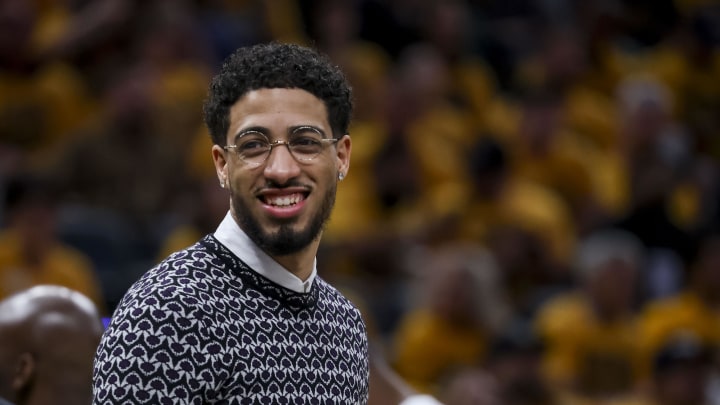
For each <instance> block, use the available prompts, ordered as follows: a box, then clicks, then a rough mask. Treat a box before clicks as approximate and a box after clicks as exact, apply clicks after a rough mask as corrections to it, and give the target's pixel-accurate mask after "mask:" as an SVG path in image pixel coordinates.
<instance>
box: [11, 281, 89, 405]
mask: <svg viewBox="0 0 720 405" xmlns="http://www.w3.org/2000/svg"><path fill="white" fill-rule="evenodd" d="M101 334H102V323H101V321H100V315H99V313H98V311H97V308H96V307H95V304H93V302H92V301H91V300H90V299H89V298H87V297H85V296H84V295H82V294H80V293H79V292H76V291H73V290H70V289H68V288H65V287H60V286H51V285H41V286H36V287H33V288H30V289H28V290H24V291H22V292H19V293H17V294H14V295H12V296H10V297H8V298H6V299H5V300H3V301H0V398H6V399H7V400H9V401H12V402H13V403H15V404H18V405H21V404H51V403H63V404H87V403H89V402H90V400H91V398H92V389H91V387H92V385H91V381H92V362H93V356H94V354H95V349H96V348H97V345H98V342H99V341H100V335H101ZM1 403H3V401H2V399H0V404H1Z"/></svg>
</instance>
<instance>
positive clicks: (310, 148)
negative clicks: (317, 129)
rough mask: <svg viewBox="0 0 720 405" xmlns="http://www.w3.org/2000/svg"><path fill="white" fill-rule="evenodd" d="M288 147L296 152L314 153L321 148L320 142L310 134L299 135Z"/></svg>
mask: <svg viewBox="0 0 720 405" xmlns="http://www.w3.org/2000/svg"><path fill="white" fill-rule="evenodd" d="M290 147H291V148H293V150H296V151H298V152H307V153H314V152H316V151H317V150H318V149H320V148H322V142H320V141H319V140H318V139H317V138H313V137H310V136H301V137H298V138H295V139H293V140H292V142H290Z"/></svg>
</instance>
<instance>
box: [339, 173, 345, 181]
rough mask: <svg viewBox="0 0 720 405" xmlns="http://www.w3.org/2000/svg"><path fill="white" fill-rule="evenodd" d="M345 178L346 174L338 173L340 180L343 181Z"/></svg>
mask: <svg viewBox="0 0 720 405" xmlns="http://www.w3.org/2000/svg"><path fill="white" fill-rule="evenodd" d="M344 178H345V173H343V172H340V173H338V180H340V181H343V179H344Z"/></svg>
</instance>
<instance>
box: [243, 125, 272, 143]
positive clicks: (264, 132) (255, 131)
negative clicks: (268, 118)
mask: <svg viewBox="0 0 720 405" xmlns="http://www.w3.org/2000/svg"><path fill="white" fill-rule="evenodd" d="M269 132H270V131H268V129H267V128H265V127H257V126H255V127H247V128H243V129H241V130H240V131H238V132H237V133H236V134H235V139H234V140H235V141H237V139H238V138H239V137H241V136H243V135H247V134H261V135H264V136H265V137H269V135H268V133H269Z"/></svg>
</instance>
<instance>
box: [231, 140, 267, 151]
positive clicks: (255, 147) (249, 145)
mask: <svg viewBox="0 0 720 405" xmlns="http://www.w3.org/2000/svg"><path fill="white" fill-rule="evenodd" d="M267 147H268V143H267V142H265V141H261V140H247V141H244V142H241V143H239V144H238V150H240V152H253V151H254V152H258V151H263V150H266V149H267Z"/></svg>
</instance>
